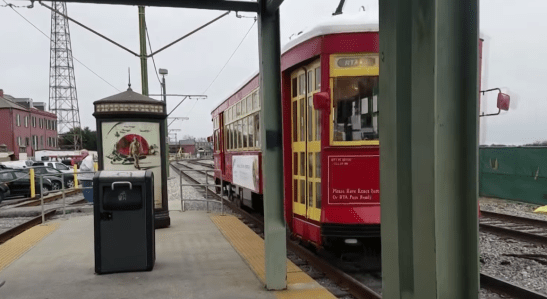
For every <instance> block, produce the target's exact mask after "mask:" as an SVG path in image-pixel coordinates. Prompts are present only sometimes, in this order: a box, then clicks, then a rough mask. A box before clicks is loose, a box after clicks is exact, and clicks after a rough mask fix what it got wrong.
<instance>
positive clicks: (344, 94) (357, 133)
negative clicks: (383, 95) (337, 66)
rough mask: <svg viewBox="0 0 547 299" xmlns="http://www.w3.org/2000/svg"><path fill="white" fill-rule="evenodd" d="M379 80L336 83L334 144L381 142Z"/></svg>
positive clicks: (337, 80)
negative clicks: (378, 103) (342, 142)
mask: <svg viewBox="0 0 547 299" xmlns="http://www.w3.org/2000/svg"><path fill="white" fill-rule="evenodd" d="M377 99H378V76H371V77H364V76H361V77H338V78H335V79H334V99H333V106H334V114H333V117H334V136H333V138H334V140H335V141H356V140H377V139H378V111H377Z"/></svg>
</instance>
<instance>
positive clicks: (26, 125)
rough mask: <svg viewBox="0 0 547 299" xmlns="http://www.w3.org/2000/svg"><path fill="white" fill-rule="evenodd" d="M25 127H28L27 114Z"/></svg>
mask: <svg viewBox="0 0 547 299" xmlns="http://www.w3.org/2000/svg"><path fill="white" fill-rule="evenodd" d="M25 128H28V116H25Z"/></svg>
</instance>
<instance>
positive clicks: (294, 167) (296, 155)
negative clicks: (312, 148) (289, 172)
mask: <svg viewBox="0 0 547 299" xmlns="http://www.w3.org/2000/svg"><path fill="white" fill-rule="evenodd" d="M292 163H293V173H294V175H298V153H294V154H293V161H292Z"/></svg>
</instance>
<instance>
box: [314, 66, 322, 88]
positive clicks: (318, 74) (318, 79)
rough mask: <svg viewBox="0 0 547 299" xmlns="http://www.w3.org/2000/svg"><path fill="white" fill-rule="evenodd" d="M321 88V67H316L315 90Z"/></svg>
mask: <svg viewBox="0 0 547 299" xmlns="http://www.w3.org/2000/svg"><path fill="white" fill-rule="evenodd" d="M319 89H321V67H318V68H316V69H315V90H319Z"/></svg>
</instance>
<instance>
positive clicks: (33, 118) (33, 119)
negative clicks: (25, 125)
mask: <svg viewBox="0 0 547 299" xmlns="http://www.w3.org/2000/svg"><path fill="white" fill-rule="evenodd" d="M32 127H33V128H36V116H33V117H32Z"/></svg>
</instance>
